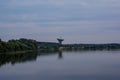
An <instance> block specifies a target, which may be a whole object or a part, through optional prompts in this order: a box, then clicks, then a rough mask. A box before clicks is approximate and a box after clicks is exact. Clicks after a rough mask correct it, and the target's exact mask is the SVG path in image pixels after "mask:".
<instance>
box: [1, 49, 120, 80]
mask: <svg viewBox="0 0 120 80" xmlns="http://www.w3.org/2000/svg"><path fill="white" fill-rule="evenodd" d="M0 80H120V51H76V52H74V51H72V52H64V51H63V52H55V53H26V54H19V55H5V54H4V55H3V54H1V55H0Z"/></svg>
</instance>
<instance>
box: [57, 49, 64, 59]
mask: <svg viewBox="0 0 120 80" xmlns="http://www.w3.org/2000/svg"><path fill="white" fill-rule="evenodd" d="M62 58H63V54H62V51H61V50H60V51H59V53H58V59H62Z"/></svg>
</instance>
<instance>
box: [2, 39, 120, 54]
mask: <svg viewBox="0 0 120 80" xmlns="http://www.w3.org/2000/svg"><path fill="white" fill-rule="evenodd" d="M61 49H62V50H111V49H120V44H117V43H111V44H62V45H60V44H59V43H54V42H38V41H36V40H33V39H25V38H21V39H17V40H14V39H12V40H9V41H7V42H6V41H2V40H1V39H0V52H15V51H26V50H40V51H58V50H61Z"/></svg>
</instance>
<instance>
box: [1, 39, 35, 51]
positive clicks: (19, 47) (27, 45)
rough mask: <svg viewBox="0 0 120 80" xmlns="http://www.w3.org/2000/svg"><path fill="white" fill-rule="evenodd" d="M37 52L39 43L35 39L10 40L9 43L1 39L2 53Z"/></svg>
mask: <svg viewBox="0 0 120 80" xmlns="http://www.w3.org/2000/svg"><path fill="white" fill-rule="evenodd" d="M27 50H37V41H36V40H33V39H24V38H21V39H17V40H14V39H12V40H9V41H7V42H5V41H2V40H1V39H0V52H15V51H27Z"/></svg>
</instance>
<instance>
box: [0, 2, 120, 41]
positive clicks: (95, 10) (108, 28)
mask: <svg viewBox="0 0 120 80" xmlns="http://www.w3.org/2000/svg"><path fill="white" fill-rule="evenodd" d="M119 9H120V0H0V38H1V39H2V40H10V39H19V38H30V39H35V40H37V41H42V42H43V41H45V42H57V40H56V39H57V38H59V37H60V36H62V38H64V39H65V41H64V43H120V37H119V34H120V10H119Z"/></svg>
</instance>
